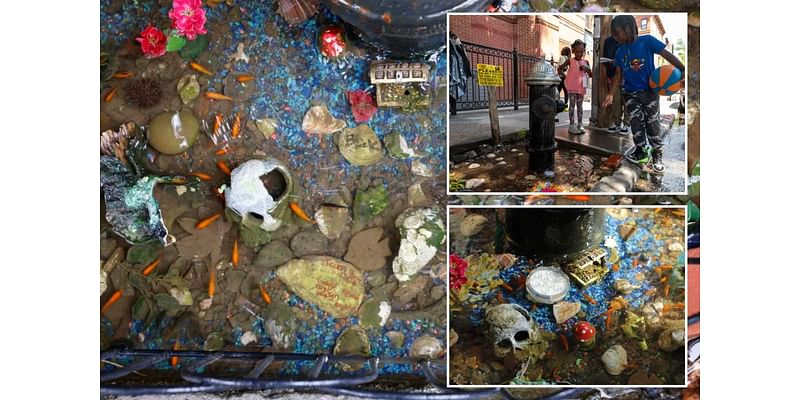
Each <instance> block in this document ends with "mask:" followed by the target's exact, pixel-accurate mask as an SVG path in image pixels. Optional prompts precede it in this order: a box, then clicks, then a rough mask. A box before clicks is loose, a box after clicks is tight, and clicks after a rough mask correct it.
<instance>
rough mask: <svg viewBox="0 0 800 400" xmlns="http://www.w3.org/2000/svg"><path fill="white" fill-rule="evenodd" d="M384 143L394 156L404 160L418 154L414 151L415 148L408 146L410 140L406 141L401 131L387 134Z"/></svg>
mask: <svg viewBox="0 0 800 400" xmlns="http://www.w3.org/2000/svg"><path fill="white" fill-rule="evenodd" d="M383 143H384V145H385V146H386V150H387V151H388V152H389V155H390V156H392V158H397V159H401V160H404V159H406V158H410V157H416V156H417V154H416V153H414V149H412V148H410V147H408V142H406V139H405V138H404V137H403V135H401V134H400V132H392V133H390V134H388V135H386V137H384V138H383Z"/></svg>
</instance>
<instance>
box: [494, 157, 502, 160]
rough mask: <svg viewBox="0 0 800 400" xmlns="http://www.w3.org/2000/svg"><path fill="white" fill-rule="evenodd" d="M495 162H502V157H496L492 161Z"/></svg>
mask: <svg viewBox="0 0 800 400" xmlns="http://www.w3.org/2000/svg"><path fill="white" fill-rule="evenodd" d="M494 160H495V161H503V157H497V158H495V159H494Z"/></svg>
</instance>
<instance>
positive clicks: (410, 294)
mask: <svg viewBox="0 0 800 400" xmlns="http://www.w3.org/2000/svg"><path fill="white" fill-rule="evenodd" d="M430 280H431V278H430V277H429V276H427V275H417V276H416V277H415V278H414V279H412V280H410V281H408V282H405V283H403V284H401V285H400V287H399V288H397V290H396V291H395V292H394V296H393V297H392V306H393V307H394V308H399V307H401V306H403V305H406V304H408V303H409V302H410V301H411V300H413V299H414V297H416V296H417V294H418V293H419V292H421V291H422V289H425V286H427V285H428V282H429V281H430Z"/></svg>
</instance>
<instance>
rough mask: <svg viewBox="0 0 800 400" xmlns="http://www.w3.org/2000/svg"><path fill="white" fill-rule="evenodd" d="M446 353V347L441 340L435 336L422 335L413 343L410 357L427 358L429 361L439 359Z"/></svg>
mask: <svg viewBox="0 0 800 400" xmlns="http://www.w3.org/2000/svg"><path fill="white" fill-rule="evenodd" d="M443 352H444V347H443V346H442V342H441V341H439V339H436V338H435V337H433V336H428V335H422V336H420V337H418V338H417V339H416V340H414V342H413V343H411V350H410V351H409V356H410V357H411V358H427V359H429V360H432V359H435V358H439V356H441V354H442V353H443Z"/></svg>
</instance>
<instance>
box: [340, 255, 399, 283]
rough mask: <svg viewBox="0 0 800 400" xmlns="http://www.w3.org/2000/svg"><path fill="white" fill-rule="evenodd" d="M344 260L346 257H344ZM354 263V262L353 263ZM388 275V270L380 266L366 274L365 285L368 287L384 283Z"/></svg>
mask: <svg viewBox="0 0 800 400" xmlns="http://www.w3.org/2000/svg"><path fill="white" fill-rule="evenodd" d="M345 261H347V259H346V258H345ZM353 265H355V264H353ZM388 276H389V272H388V271H386V269H385V268H381V269H379V270H377V271H372V272H370V273H368V274H367V285H369V286H370V287H378V286H380V285H383V284H384V283H386V278H387V277H388Z"/></svg>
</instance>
